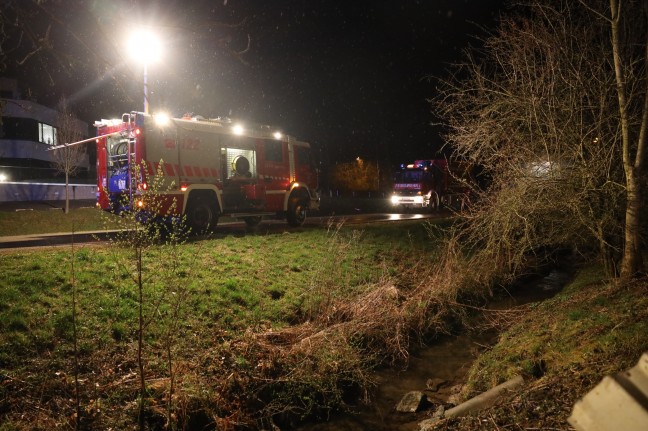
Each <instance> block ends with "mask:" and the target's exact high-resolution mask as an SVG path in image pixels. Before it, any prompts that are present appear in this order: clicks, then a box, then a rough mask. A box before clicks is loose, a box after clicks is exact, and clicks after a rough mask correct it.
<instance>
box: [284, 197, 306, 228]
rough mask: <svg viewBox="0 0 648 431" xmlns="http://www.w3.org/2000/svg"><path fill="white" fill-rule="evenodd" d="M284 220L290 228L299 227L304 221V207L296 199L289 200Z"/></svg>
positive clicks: (300, 200)
mask: <svg viewBox="0 0 648 431" xmlns="http://www.w3.org/2000/svg"><path fill="white" fill-rule="evenodd" d="M286 220H287V221H288V224H289V225H290V226H301V225H303V224H304V222H305V221H306V205H305V204H304V201H303V200H302V199H299V198H298V197H293V198H290V201H289V202H288V213H287V214H286Z"/></svg>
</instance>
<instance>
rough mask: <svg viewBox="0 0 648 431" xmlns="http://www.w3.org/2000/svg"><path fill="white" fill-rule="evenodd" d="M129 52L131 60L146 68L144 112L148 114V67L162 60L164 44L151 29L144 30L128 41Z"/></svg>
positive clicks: (137, 32)
mask: <svg viewBox="0 0 648 431" xmlns="http://www.w3.org/2000/svg"><path fill="white" fill-rule="evenodd" d="M128 51H129V52H130V56H131V58H133V59H134V60H136V61H140V62H142V64H143V66H144V112H145V113H147V114H148V112H149V101H148V83H147V79H148V65H149V64H151V63H153V62H156V61H158V60H159V59H160V57H161V55H162V44H161V43H160V39H159V38H158V37H157V36H156V35H155V33H153V32H152V31H151V30H150V29H142V30H139V31H136V32H135V33H133V34H132V35H131V37H130V39H129V40H128Z"/></svg>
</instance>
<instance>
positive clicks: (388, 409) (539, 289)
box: [296, 268, 570, 431]
mask: <svg viewBox="0 0 648 431" xmlns="http://www.w3.org/2000/svg"><path fill="white" fill-rule="evenodd" d="M569 279H570V273H569V271H568V270H566V269H560V268H558V269H552V270H551V271H549V272H548V273H547V274H546V275H539V276H534V277H528V278H526V279H525V280H524V281H522V282H520V283H519V284H518V285H516V286H515V287H514V288H512V289H511V294H510V295H509V296H507V297H506V296H505V297H504V298H502V299H500V300H497V301H494V302H492V303H490V304H489V305H488V308H489V309H491V310H506V309H509V308H512V307H515V306H519V305H523V304H527V303H531V302H537V301H542V300H545V299H548V298H550V297H552V296H553V295H555V294H556V293H557V292H559V291H560V289H562V287H563V286H564V285H565V284H566V283H567V281H568V280H569ZM498 335H499V334H498V333H497V332H496V331H494V330H490V331H486V332H480V333H478V332H474V331H473V332H469V333H465V334H461V335H458V336H453V337H444V338H441V339H439V340H437V341H436V342H435V343H434V344H433V345H430V346H428V347H425V348H424V349H422V350H421V351H419V352H418V353H416V354H415V355H413V356H412V357H410V360H409V364H408V366H407V369H405V370H383V371H379V372H377V375H376V378H377V384H378V386H377V388H376V392H375V393H374V394H373V397H372V403H371V405H369V406H356V407H355V408H354V409H353V411H352V412H350V413H345V414H339V415H335V416H333V417H331V418H330V419H329V420H328V421H325V422H319V423H307V424H304V425H302V426H300V427H298V428H296V429H297V430H299V431H306V430H317V431H353V430H370V429H371V430H379V431H383V430H384V431H387V430H398V431H414V430H418V429H419V423H420V422H421V421H422V420H424V419H428V418H429V417H430V416H431V415H432V413H433V411H434V409H435V408H436V406H438V405H444V406H449V405H454V404H458V403H459V399H458V398H457V397H456V395H457V393H458V392H459V390H460V389H461V385H462V384H463V382H465V378H466V374H467V372H468V370H469V369H470V366H471V365H472V363H473V361H474V360H475V358H476V357H477V356H478V355H479V354H480V352H482V351H483V350H484V349H486V348H488V347H489V346H491V345H493V344H494V343H496V342H497V338H498ZM410 391H422V392H423V393H424V394H425V395H426V397H427V399H428V400H429V402H428V404H427V406H424V407H425V408H423V409H422V410H421V411H419V412H417V413H400V412H398V411H396V406H397V405H398V403H399V401H400V400H401V399H402V398H403V396H404V395H405V394H407V393H408V392H410Z"/></svg>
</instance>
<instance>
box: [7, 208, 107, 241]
mask: <svg viewBox="0 0 648 431" xmlns="http://www.w3.org/2000/svg"><path fill="white" fill-rule="evenodd" d="M111 218H112V216H110V215H108V214H106V213H104V212H103V211H101V210H99V209H97V208H77V209H73V210H71V211H70V212H69V213H68V214H64V213H63V212H62V211H61V210H50V211H0V236H14V235H31V234H43V233H56V232H72V231H75V232H83V231H97V230H103V229H112V228H113V227H114V224H113V222H112V221H111Z"/></svg>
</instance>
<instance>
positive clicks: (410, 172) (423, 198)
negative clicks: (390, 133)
mask: <svg viewBox="0 0 648 431" xmlns="http://www.w3.org/2000/svg"><path fill="white" fill-rule="evenodd" d="M393 180H394V191H393V193H392V196H391V203H392V205H393V206H395V207H398V208H401V209H404V210H407V209H411V208H422V209H430V210H435V209H438V208H439V205H440V204H441V199H442V197H443V194H444V191H445V190H446V188H447V185H448V163H447V161H446V160H445V159H433V160H416V161H415V162H414V163H410V164H407V165H405V164H403V165H400V168H399V169H397V170H396V171H395V172H394V178H393Z"/></svg>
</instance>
